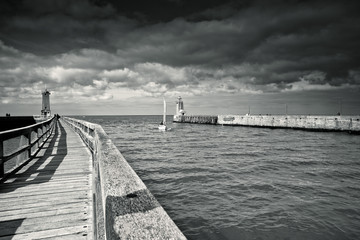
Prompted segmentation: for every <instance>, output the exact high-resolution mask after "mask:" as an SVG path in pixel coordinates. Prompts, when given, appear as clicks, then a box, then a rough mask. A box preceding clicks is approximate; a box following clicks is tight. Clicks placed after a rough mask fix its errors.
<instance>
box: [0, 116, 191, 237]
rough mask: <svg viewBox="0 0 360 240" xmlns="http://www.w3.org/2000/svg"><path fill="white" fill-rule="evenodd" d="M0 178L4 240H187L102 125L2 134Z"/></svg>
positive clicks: (60, 124) (56, 124)
mask: <svg viewBox="0 0 360 240" xmlns="http://www.w3.org/2000/svg"><path fill="white" fill-rule="evenodd" d="M9 144H12V145H14V144H18V146H19V147H16V148H15V150H14V151H10V152H9V151H7V149H8V146H7V145H9ZM0 175H1V176H0V177H1V180H0V181H1V183H0V240H2V239H186V238H185V236H184V235H183V234H182V232H181V231H180V230H179V228H178V227H177V226H176V225H175V223H174V222H173V221H172V220H171V218H170V217H169V216H168V214H167V213H166V212H165V210H164V209H163V208H162V206H161V205H160V204H159V203H158V201H157V200H156V199H155V197H154V196H153V195H152V194H151V192H150V191H149V190H148V189H147V187H146V186H145V184H144V183H143V182H142V180H141V179H140V178H139V177H138V176H137V174H136V173H135V172H134V170H133V169H132V168H131V167H130V165H129V164H128V163H127V161H126V160H125V159H124V157H123V156H122V155H121V153H120V151H119V150H118V149H117V148H116V147H115V145H114V144H113V143H112V141H111V140H110V138H109V137H108V136H107V134H106V133H105V131H104V130H103V129H102V127H101V126H100V125H97V124H92V123H89V122H85V121H80V120H76V119H72V118H65V117H64V118H61V119H60V120H58V119H57V118H56V117H54V118H52V119H49V120H47V121H45V122H42V123H38V124H34V125H31V126H28V127H23V128H19V129H14V130H8V131H3V132H0Z"/></svg>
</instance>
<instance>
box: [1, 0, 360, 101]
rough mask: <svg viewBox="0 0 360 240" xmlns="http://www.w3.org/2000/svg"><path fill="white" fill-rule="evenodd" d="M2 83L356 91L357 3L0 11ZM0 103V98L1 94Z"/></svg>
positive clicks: (9, 6)
mask: <svg viewBox="0 0 360 240" xmlns="http://www.w3.org/2000/svg"><path fill="white" fill-rule="evenodd" d="M0 9H1V10H0V11H1V16H0V27H1V29H0V40H1V42H0V47H1V58H0V62H1V66H0V71H1V83H2V85H4V86H7V87H15V86H22V87H23V88H24V89H26V88H31V87H39V86H41V85H44V84H48V86H50V87H53V88H58V89H61V90H62V91H67V92H71V91H68V90H69V89H73V88H78V87H87V88H86V89H85V90H84V92H83V93H81V89H77V90H76V91H74V92H73V94H74V95H81V96H84V97H86V96H90V95H92V94H95V95H96V92H99V94H100V95H101V94H105V95H101V96H100V95H99V97H104V98H106V99H108V98H110V96H109V95H106V89H107V88H111V87H128V88H131V89H134V90H141V91H144V92H148V93H150V94H163V93H165V92H167V93H168V92H170V91H172V92H173V93H174V94H178V93H181V92H182V91H186V92H191V93H192V94H205V93H209V92H212V93H216V92H227V93H236V92H242V91H243V92H256V93H260V92H277V91H290V90H298V91H302V90H307V89H311V88H312V87H313V88H314V89H332V88H333V87H339V88H344V87H346V86H347V87H349V88H350V87H352V88H354V87H355V88H357V89H359V86H360V81H359V79H360V67H359V63H360V54H359V49H360V43H359V39H360V25H359V24H358V23H359V22H360V15H359V14H358V12H360V11H359V10H360V8H359V4H358V3H357V2H356V1H346V2H345V1H337V2H336V1H331V2H328V1H220V0H207V1H205V0H201V1H185V0H161V1H156V2H155V1H140V0H131V1H130V0H126V1H115V0H108V1H105V0H93V1H87V0H78V1H70V0H67V1H65V0H23V1H9V0H5V1H1V2H0ZM1 96H5V92H4V91H2V92H1Z"/></svg>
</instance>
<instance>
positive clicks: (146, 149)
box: [78, 116, 360, 239]
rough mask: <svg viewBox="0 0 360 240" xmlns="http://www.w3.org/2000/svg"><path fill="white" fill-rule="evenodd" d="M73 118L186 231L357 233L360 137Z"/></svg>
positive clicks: (154, 119)
mask: <svg viewBox="0 0 360 240" xmlns="http://www.w3.org/2000/svg"><path fill="white" fill-rule="evenodd" d="M78 118H79V119H83V120H86V121H90V122H93V123H98V124H101V125H102V126H103V128H104V130H105V131H106V132H107V133H108V135H109V136H110V137H111V138H112V140H113V142H114V144H115V145H116V146H117V147H118V149H119V150H120V151H121V153H122V154H123V155H124V157H125V158H126V159H127V161H128V162H129V164H130V165H131V166H132V167H133V169H134V170H135V171H136V172H137V174H138V175H139V176H140V178H141V179H142V180H143V181H144V183H145V184H146V185H147V187H148V188H149V189H150V191H151V192H152V193H153V194H154V196H155V197H156V198H157V200H158V201H159V202H160V204H161V205H162V206H163V207H164V209H165V210H166V211H167V213H168V214H169V215H170V217H171V218H172V219H173V220H174V222H175V223H176V224H177V225H178V226H179V228H180V229H181V230H182V231H183V233H184V234H185V236H186V237H187V238H189V239H360V136H359V135H350V134H347V133H333V132H307V131H298V130H291V129H273V130H272V129H266V128H247V127H230V126H213V125H200V124H179V123H178V124H176V123H171V124H170V127H171V128H172V130H171V131H169V132H159V131H158V129H157V125H158V123H159V122H160V121H161V116H85V117H78ZM168 119H169V121H171V119H172V118H171V116H169V118H168Z"/></svg>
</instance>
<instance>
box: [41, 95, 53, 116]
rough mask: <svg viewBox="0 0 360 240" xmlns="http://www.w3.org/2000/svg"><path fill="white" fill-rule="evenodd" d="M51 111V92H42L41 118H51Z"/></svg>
mask: <svg viewBox="0 0 360 240" xmlns="http://www.w3.org/2000/svg"><path fill="white" fill-rule="evenodd" d="M50 115H51V110H50V92H49V91H48V90H47V89H45V91H43V92H42V109H41V116H42V117H50Z"/></svg>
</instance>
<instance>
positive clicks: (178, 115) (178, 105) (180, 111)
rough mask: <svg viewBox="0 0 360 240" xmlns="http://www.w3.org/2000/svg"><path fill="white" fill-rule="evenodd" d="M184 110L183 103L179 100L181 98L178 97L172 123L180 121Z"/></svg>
mask: <svg viewBox="0 0 360 240" xmlns="http://www.w3.org/2000/svg"><path fill="white" fill-rule="evenodd" d="M185 113H186V112H185V110H184V102H183V100H182V99H181V97H180V96H179V97H178V100H177V102H176V114H175V115H174V122H177V121H180V120H181V116H184V115H185Z"/></svg>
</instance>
